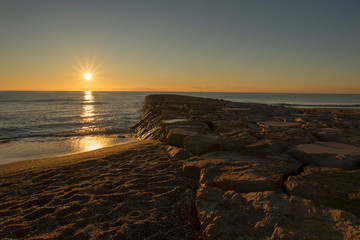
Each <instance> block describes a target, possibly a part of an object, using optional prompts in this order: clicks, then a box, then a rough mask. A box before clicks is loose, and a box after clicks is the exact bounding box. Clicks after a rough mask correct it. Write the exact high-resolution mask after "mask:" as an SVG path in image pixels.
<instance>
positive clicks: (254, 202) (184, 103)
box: [134, 95, 360, 239]
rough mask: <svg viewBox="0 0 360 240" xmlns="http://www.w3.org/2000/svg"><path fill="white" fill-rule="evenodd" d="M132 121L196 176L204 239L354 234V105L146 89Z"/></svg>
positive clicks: (358, 130)
mask: <svg viewBox="0 0 360 240" xmlns="http://www.w3.org/2000/svg"><path fill="white" fill-rule="evenodd" d="M134 128H135V132H136V134H135V135H136V137H137V138H138V139H151V140H159V141H161V142H163V143H164V144H166V145H168V147H167V151H168V153H169V155H170V156H171V157H172V158H173V160H174V161H182V162H183V164H182V174H183V175H184V176H186V177H188V178H190V179H192V180H193V181H194V182H195V183H196V184H197V190H196V193H195V199H194V202H195V212H196V214H195V215H196V216H197V219H198V221H199V225H200V228H201V232H202V237H203V238H204V239H360V184H359V182H360V110H346V109H300V108H299V109H295V108H289V107H285V106H269V105H265V104H254V103H235V102H230V101H224V100H215V99H206V98H196V97H190V96H179V95H150V96H147V97H146V99H145V104H144V108H143V114H142V117H141V119H140V121H139V123H138V124H136V125H135V126H134Z"/></svg>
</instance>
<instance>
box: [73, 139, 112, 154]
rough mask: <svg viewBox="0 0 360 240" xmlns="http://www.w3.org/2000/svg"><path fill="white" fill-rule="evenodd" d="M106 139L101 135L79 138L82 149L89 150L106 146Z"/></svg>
mask: <svg viewBox="0 0 360 240" xmlns="http://www.w3.org/2000/svg"><path fill="white" fill-rule="evenodd" d="M106 140H107V139H105V138H103V137H89V136H87V137H84V138H83V139H81V140H80V142H79V143H80V146H81V148H82V151H91V150H95V149H99V148H102V147H104V146H106V142H107V141H106Z"/></svg>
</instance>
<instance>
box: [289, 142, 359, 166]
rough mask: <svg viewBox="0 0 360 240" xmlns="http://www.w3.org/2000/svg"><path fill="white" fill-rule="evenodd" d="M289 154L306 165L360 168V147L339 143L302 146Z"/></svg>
mask: <svg viewBox="0 0 360 240" xmlns="http://www.w3.org/2000/svg"><path fill="white" fill-rule="evenodd" d="M287 154H289V155H291V156H293V157H294V158H296V159H297V160H299V161H301V162H303V163H305V164H306V165H317V166H326V167H336V168H343V169H357V168H359V167H360V147H356V146H353V145H349V144H343V143H337V142H315V143H312V144H300V145H298V146H296V147H295V148H292V149H290V150H289V151H287Z"/></svg>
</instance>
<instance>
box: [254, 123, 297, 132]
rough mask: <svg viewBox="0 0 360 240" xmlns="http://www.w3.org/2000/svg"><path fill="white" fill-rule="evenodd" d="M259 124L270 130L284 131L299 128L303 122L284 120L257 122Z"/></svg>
mask: <svg viewBox="0 0 360 240" xmlns="http://www.w3.org/2000/svg"><path fill="white" fill-rule="evenodd" d="M257 124H258V125H259V126H261V127H264V128H266V129H268V130H270V132H278V131H284V130H285V129H288V128H298V127H299V126H301V124H302V123H299V122H283V121H263V122H258V123H257Z"/></svg>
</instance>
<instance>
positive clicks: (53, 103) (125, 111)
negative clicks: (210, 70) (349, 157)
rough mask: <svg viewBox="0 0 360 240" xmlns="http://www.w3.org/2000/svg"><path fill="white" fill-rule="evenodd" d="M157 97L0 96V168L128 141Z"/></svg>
mask: <svg viewBox="0 0 360 240" xmlns="http://www.w3.org/2000/svg"><path fill="white" fill-rule="evenodd" d="M156 93H158V92H91V91H85V92H14V91H9V92H8V91H0V164H5V163H9V162H14V161H19V160H25V159H34V158H43V157H50V156H56V155H64V154H69V153H76V152H84V151H90V150H94V149H98V148H102V147H106V146H111V145H115V144H119V143H124V142H129V141H132V140H134V139H133V138H132V129H131V126H133V125H134V124H135V123H136V122H137V121H138V120H139V117H140V115H141V109H142V107H143V103H144V98H145V96H147V95H149V94H156ZM162 93H171V92H162ZM173 94H181V95H190V96H197V97H207V98H216V99H224V100H230V101H236V102H254V103H265V104H272V105H277V104H282V105H286V106H289V107H341V108H360V95H359V94H347V95H344V94H285V93H282V94H281V93H209V92H186V93H181V92H176V93H173Z"/></svg>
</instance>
